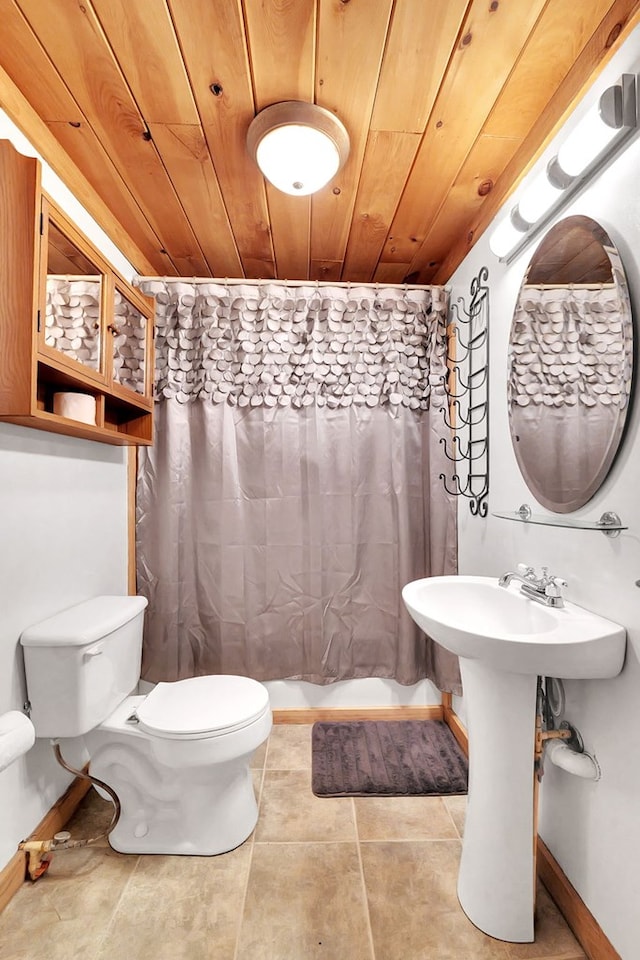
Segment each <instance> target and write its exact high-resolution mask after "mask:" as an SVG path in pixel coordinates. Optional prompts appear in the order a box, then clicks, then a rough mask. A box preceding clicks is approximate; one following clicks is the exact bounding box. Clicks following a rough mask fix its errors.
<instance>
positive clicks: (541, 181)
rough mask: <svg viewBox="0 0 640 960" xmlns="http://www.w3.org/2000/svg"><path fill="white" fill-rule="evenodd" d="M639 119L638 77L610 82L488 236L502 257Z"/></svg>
mask: <svg viewBox="0 0 640 960" xmlns="http://www.w3.org/2000/svg"><path fill="white" fill-rule="evenodd" d="M637 124H638V112H637V100H636V78H635V76H634V74H631V73H625V74H623V75H622V77H621V78H620V80H619V81H618V83H616V84H614V85H613V86H612V87H608V88H607V89H606V90H605V91H604V93H603V94H602V95H601V97H600V99H599V100H598V102H597V104H595V105H594V106H593V107H592V109H591V110H590V111H589V112H588V113H587V114H586V115H585V116H584V118H583V119H582V120H581V121H580V123H578V125H577V126H576V127H575V128H574V129H573V130H572V131H571V133H570V134H569V135H568V137H567V139H566V140H565V141H564V142H563V143H562V145H561V146H560V148H559V150H558V153H557V155H556V156H554V157H553V158H552V159H551V160H550V161H549V163H548V164H547V167H546V169H545V170H543V171H542V172H541V173H537V174H535V175H534V176H533V177H532V178H530V179H529V180H525V181H524V182H523V184H522V186H521V189H520V191H519V194H518V199H517V203H516V205H515V206H514V207H512V208H511V209H510V210H509V213H508V214H507V215H506V216H505V217H503V218H502V220H501V221H500V222H499V223H498V224H497V226H496V228H495V230H494V231H493V233H492V234H491V236H490V238H489V246H490V248H491V251H492V252H493V253H494V254H495V255H496V257H498V259H500V260H509V259H511V257H513V256H515V254H516V253H518V252H519V251H520V250H521V249H522V247H524V246H525V244H526V243H528V242H529V240H530V239H531V238H532V237H533V236H535V234H536V233H537V232H538V229H539V228H540V227H541V226H542V225H543V224H544V223H545V222H546V221H547V220H548V219H549V218H550V216H551V215H552V214H553V213H555V212H556V211H557V210H558V208H559V207H560V206H562V204H564V203H565V202H566V200H567V199H568V198H569V197H570V196H571V195H572V194H573V193H574V192H575V190H577V188H578V187H579V186H580V185H581V184H583V183H584V182H585V181H586V180H587V178H588V177H590V176H592V175H593V174H594V173H595V172H596V170H598V169H599V168H600V167H601V166H602V165H603V164H604V162H605V161H606V160H607V159H608V158H609V157H611V156H612V154H613V153H614V152H616V151H617V150H618V149H619V147H620V146H621V144H622V142H623V141H624V140H626V139H627V137H629V136H630V134H632V133H633V131H634V130H635V129H636V127H637Z"/></svg>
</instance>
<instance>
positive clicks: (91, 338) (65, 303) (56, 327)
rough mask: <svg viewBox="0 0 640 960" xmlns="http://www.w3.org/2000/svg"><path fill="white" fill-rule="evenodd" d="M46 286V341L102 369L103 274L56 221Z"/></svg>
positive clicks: (51, 231)
mask: <svg viewBox="0 0 640 960" xmlns="http://www.w3.org/2000/svg"><path fill="white" fill-rule="evenodd" d="M46 290H47V302H46V316H45V331H44V342H45V344H46V345H47V346H48V347H53V349H55V350H58V351H60V353H62V354H63V355H64V356H65V357H67V358H68V359H71V360H76V361H78V362H79V363H82V364H83V365H84V366H85V367H89V368H90V369H91V370H96V371H98V370H100V369H101V364H100V302H101V297H102V275H101V273H100V270H99V269H98V268H97V267H96V266H95V264H93V263H92V262H91V260H90V259H89V257H88V256H87V255H86V254H85V253H83V252H82V251H81V250H80V249H78V247H77V246H76V245H75V244H74V243H72V241H71V240H69V239H68V237H66V236H65V235H64V233H62V231H61V230H60V229H59V228H58V227H57V226H56V224H55V223H53V222H52V221H49V229H48V244H47V286H46Z"/></svg>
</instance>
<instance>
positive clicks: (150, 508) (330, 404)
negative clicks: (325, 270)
mask: <svg viewBox="0 0 640 960" xmlns="http://www.w3.org/2000/svg"><path fill="white" fill-rule="evenodd" d="M143 290H144V291H145V292H147V293H151V294H153V295H154V296H155V297H156V303H157V313H156V325H157V335H156V395H157V400H158V404H157V409H156V438H155V443H154V446H153V447H152V448H150V449H148V450H144V451H142V453H141V458H140V470H139V486H138V537H139V543H138V558H139V568H138V578H139V580H138V582H139V589H140V590H141V592H142V593H144V594H145V595H146V596H148V598H149V600H150V612H149V615H148V619H147V630H146V637H145V652H144V663H143V675H144V676H145V678H146V679H149V680H155V681H157V680H173V679H178V678H181V677H187V676H194V675H199V674H206V673H242V674H247V675H249V676H253V677H255V678H257V679H262V680H265V679H281V678H292V679H293V678H295V679H304V680H310V681H312V682H315V683H328V682H332V681H334V680H339V679H347V678H354V677H388V678H394V679H396V680H398V681H399V682H401V683H414V682H416V681H417V680H419V679H421V678H423V677H425V676H428V677H430V678H431V679H433V680H434V682H436V684H437V685H438V686H440V688H441V689H453V690H454V691H456V692H457V691H459V677H458V673H457V664H456V662H455V658H451V657H450V655H449V654H447V653H446V651H444V650H442V649H441V648H440V647H438V646H437V645H436V644H433V643H432V642H429V643H425V641H424V637H423V636H422V635H421V634H420V633H419V631H418V630H417V628H416V627H415V625H414V624H413V622H412V621H411V620H410V618H409V616H408V615H407V613H406V612H405V610H404V608H403V605H402V601H401V589H402V586H403V585H404V583H406V582H408V581H409V580H412V579H415V578H417V577H420V576H427V575H432V574H438V573H448V572H453V571H454V570H455V562H456V554H455V549H456V544H455V505H454V504H453V503H452V502H451V500H450V499H449V497H448V496H447V495H446V493H445V492H444V489H443V487H442V484H441V483H440V481H439V473H440V472H445V471H446V460H445V457H444V451H443V445H442V444H440V442H439V441H440V438H441V437H443V436H444V435H445V432H446V427H445V425H444V418H443V416H442V409H443V407H444V404H445V393H444V381H443V377H444V375H445V374H446V335H445V327H446V313H447V303H446V296H445V293H444V291H443V290H442V289H441V288H432V289H427V290H418V289H416V288H407V289H406V290H405V289H402V290H400V289H395V288H385V289H380V290H374V289H373V288H368V287H358V288H353V289H348V288H344V287H330V286H324V285H317V286H313V285H311V284H309V285H308V286H287V285H282V284H279V283H276V282H274V283H268V284H250V283H248V284H241V285H232V284H222V283H217V282H213V281H212V282H206V283H203V282H194V283H187V282H184V281H145V282H144V284H143Z"/></svg>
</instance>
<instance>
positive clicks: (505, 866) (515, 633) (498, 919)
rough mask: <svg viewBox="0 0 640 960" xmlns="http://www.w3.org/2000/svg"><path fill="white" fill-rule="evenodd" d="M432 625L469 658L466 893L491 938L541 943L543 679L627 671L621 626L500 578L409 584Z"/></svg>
mask: <svg viewBox="0 0 640 960" xmlns="http://www.w3.org/2000/svg"><path fill="white" fill-rule="evenodd" d="M402 598H403V600H404V602H405V605H406V607H407V609H408V611H409V613H410V614H411V616H412V617H413V619H414V620H415V622H416V623H417V624H418V626H419V627H421V628H422V629H423V630H424V632H425V633H427V634H428V635H429V636H430V637H432V638H433V639H434V640H437V641H438V643H440V644H442V646H443V647H446V648H447V650H450V651H451V652H452V653H456V654H457V655H458V656H459V657H460V673H461V676H462V686H463V692H464V704H465V711H466V719H467V731H468V735H469V795H468V800H467V816H466V821H465V830H464V840H463V844H462V857H461V859H460V870H459V873H458V899H459V900H460V905H461V906H462V909H463V910H464V911H465V913H466V914H467V916H468V917H469V919H470V920H471V921H472V922H473V923H474V924H475V925H476V927H479V928H480V930H483V931H484V932H485V933H488V934H489V936H492V937H496V938H497V939H499V940H507V941H510V942H513V943H529V942H531V941H532V940H533V939H534V933H535V931H534V905H535V859H534V843H532V838H534V837H535V834H536V816H535V802H534V748H535V718H536V695H537V678H538V675H543V676H548V677H566V678H573V679H579V680H585V679H593V678H597V677H615V676H616V675H617V674H618V673H620V670H621V669H622V665H623V661H624V650H625V642H626V633H625V630H624V628H623V627H621V626H619V625H618V624H617V623H612V622H611V621H610V620H606V619H604V618H603V617H599V616H597V615H596V614H593V613H590V612H589V611H588V610H585V609H583V608H582V607H578V606H576V605H575V604H573V603H565V606H564V607H560V608H554V607H545V606H544V605H543V604H541V603H538V602H537V601H536V600H531V599H529V598H528V597H525V596H523V595H522V594H521V593H520V584H519V583H517V582H516V581H512V583H511V584H510V585H509V586H508V587H501V586H499V585H498V581H497V580H496V579H492V578H490V577H429V578H427V579H425V580H415V581H414V582H413V583H409V584H407V586H406V587H405V588H404V589H403V591H402Z"/></svg>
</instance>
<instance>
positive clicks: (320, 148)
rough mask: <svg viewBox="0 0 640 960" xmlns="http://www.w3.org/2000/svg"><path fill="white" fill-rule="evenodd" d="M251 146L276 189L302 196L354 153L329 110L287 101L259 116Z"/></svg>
mask: <svg viewBox="0 0 640 960" xmlns="http://www.w3.org/2000/svg"><path fill="white" fill-rule="evenodd" d="M247 147H248V150H249V154H250V155H251V156H252V157H253V159H254V160H255V162H256V163H257V165H258V167H259V168H260V170H261V171H262V173H263V175H264V176H265V177H266V178H267V180H268V181H269V182H270V183H272V184H273V186H274V187H277V188H278V190H282V191H283V192H284V193H289V194H291V195H292V196H297V197H303V196H307V195H308V194H310V193H315V192H316V191H317V190H320V189H322V187H324V186H325V185H326V184H327V183H328V182H329V180H331V178H332V177H334V176H335V175H336V173H337V172H338V170H339V169H340V167H341V166H342V165H343V163H344V162H345V160H346V159H347V157H348V155H349V134H348V133H347V131H346V129H345V127H344V125H343V124H342V123H341V122H340V120H338V118H337V117H336V116H334V115H333V114H332V113H330V112H329V111H328V110H325V109H324V107H318V106H316V104H314V103H304V102H303V101H301V100H287V101H284V102H282V103H273V104H272V105H271V106H270V107H265V109H264V110H261V111H260V113H259V114H258V115H257V116H256V117H254V119H253V120H252V121H251V123H250V125H249V130H248V131H247Z"/></svg>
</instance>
